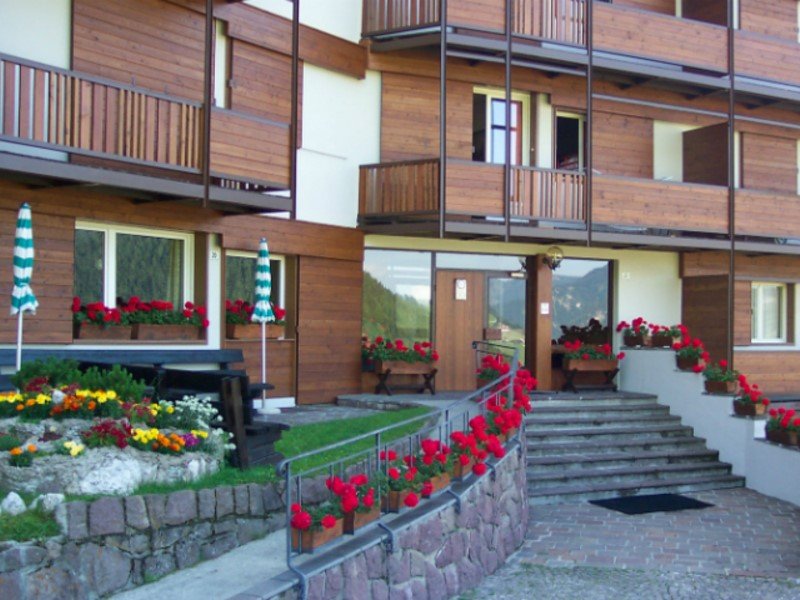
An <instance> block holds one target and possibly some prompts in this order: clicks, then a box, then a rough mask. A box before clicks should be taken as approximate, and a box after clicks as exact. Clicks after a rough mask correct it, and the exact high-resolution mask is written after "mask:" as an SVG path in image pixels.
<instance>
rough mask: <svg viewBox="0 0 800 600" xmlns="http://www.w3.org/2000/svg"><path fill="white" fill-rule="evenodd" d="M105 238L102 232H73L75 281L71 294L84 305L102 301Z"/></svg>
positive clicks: (84, 230)
mask: <svg viewBox="0 0 800 600" xmlns="http://www.w3.org/2000/svg"><path fill="white" fill-rule="evenodd" d="M105 237H106V236H105V233H103V232H102V231H89V230H86V229H76V230H75V279H74V282H73V292H72V293H73V294H74V295H75V296H78V297H79V298H80V299H81V300H82V301H83V302H84V303H86V302H101V301H102V300H103V296H104V293H105V290H104V289H103V267H104V260H103V254H104V247H105Z"/></svg>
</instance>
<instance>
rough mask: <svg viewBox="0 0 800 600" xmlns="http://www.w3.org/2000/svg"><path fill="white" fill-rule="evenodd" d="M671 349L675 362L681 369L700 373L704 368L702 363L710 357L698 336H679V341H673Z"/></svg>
mask: <svg viewBox="0 0 800 600" xmlns="http://www.w3.org/2000/svg"><path fill="white" fill-rule="evenodd" d="M672 349H673V350H674V351H675V363H676V365H677V367H678V369H680V370H681V371H694V372H695V373H702V372H703V369H704V368H705V364H704V363H705V362H706V361H708V360H710V358H711V357H710V355H709V354H708V352H706V349H705V347H704V346H703V342H702V341H701V340H700V338H692V337H690V336H688V335H686V336H684V337H683V338H681V341H680V342H675V343H674V344H673V345H672Z"/></svg>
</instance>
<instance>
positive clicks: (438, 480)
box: [422, 473, 450, 498]
mask: <svg viewBox="0 0 800 600" xmlns="http://www.w3.org/2000/svg"><path fill="white" fill-rule="evenodd" d="M428 481H430V483H431V486H432V487H431V493H430V494H422V497H423V498H430V497H431V496H432V495H433V494H435V493H436V492H439V491H441V490H443V489H445V488H446V487H448V486H449V485H450V473H440V474H439V475H437V476H436V477H431V478H430V479H429V480H428Z"/></svg>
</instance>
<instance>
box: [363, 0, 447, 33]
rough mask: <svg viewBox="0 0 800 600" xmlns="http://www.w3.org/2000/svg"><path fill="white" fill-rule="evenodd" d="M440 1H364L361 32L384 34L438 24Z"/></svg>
mask: <svg viewBox="0 0 800 600" xmlns="http://www.w3.org/2000/svg"><path fill="white" fill-rule="evenodd" d="M439 3H440V0H364V8H363V10H364V14H363V23H362V31H363V32H364V34H365V35H367V34H370V33H373V34H374V33H386V32H390V31H403V30H409V29H419V28H421V27H430V26H432V25H437V24H438V23H439V9H440V6H439Z"/></svg>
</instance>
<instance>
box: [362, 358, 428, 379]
mask: <svg viewBox="0 0 800 600" xmlns="http://www.w3.org/2000/svg"><path fill="white" fill-rule="evenodd" d="M431 369H433V365H431V364H429V363H424V362H406V361H404V360H380V359H378V360H376V361H375V372H376V373H385V372H386V371H389V370H391V371H392V374H394V375H427V374H428V373H430V372H431Z"/></svg>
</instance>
